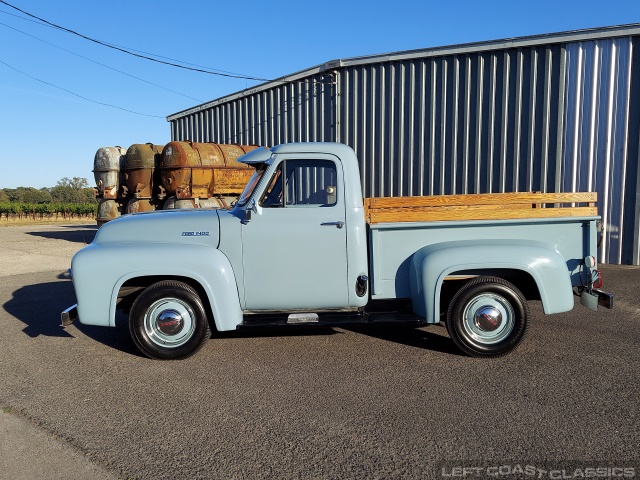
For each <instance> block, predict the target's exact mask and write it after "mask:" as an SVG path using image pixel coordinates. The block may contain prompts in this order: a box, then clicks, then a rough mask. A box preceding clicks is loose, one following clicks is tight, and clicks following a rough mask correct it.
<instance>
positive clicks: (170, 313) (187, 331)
mask: <svg viewBox="0 0 640 480" xmlns="http://www.w3.org/2000/svg"><path fill="white" fill-rule="evenodd" d="M195 328H196V323H195V315H194V313H193V310H192V309H191V307H190V306H189V305H188V304H187V303H185V302H183V301H182V300H180V299H177V298H163V299H160V300H157V301H155V302H154V303H153V304H151V306H150V307H149V308H148V309H147V312H146V314H145V316H144V330H145V333H146V334H147V337H149V340H151V341H152V342H153V343H155V344H156V345H158V346H161V347H167V348H176V347H179V346H181V345H184V344H185V343H187V342H188V341H189V339H190V338H191V337H192V336H193V332H194V331H195Z"/></svg>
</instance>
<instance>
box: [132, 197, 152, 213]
mask: <svg viewBox="0 0 640 480" xmlns="http://www.w3.org/2000/svg"><path fill="white" fill-rule="evenodd" d="M155 209H156V204H155V202H154V200H153V199H151V198H132V199H131V200H129V202H128V203H127V213H138V212H152V211H153V210H155Z"/></svg>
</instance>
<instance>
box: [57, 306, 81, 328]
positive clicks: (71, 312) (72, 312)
mask: <svg viewBox="0 0 640 480" xmlns="http://www.w3.org/2000/svg"><path fill="white" fill-rule="evenodd" d="M77 319H78V304H75V305H72V306H70V307H69V308H67V309H66V310H65V311H63V312H62V313H61V314H60V321H61V322H62V326H63V327H66V326H67V325H71V324H72V323H73V322H75V321H76V320H77Z"/></svg>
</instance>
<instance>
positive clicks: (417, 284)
mask: <svg viewBox="0 0 640 480" xmlns="http://www.w3.org/2000/svg"><path fill="white" fill-rule="evenodd" d="M486 269H510V270H520V271H523V272H526V273H528V274H529V275H531V277H533V279H534V281H535V283H536V285H537V287H538V291H539V292H540V298H541V300H542V305H543V308H544V312H545V313H546V314H551V313H560V312H566V311H568V310H571V309H572V308H573V290H572V287H571V278H570V273H569V271H568V269H567V264H566V261H565V259H564V258H563V257H562V255H560V253H559V252H558V251H557V250H554V249H552V248H549V246H547V245H545V244H543V243H541V242H534V241H526V240H523V241H517V242H514V241H505V242H496V241H487V242H478V241H458V242H450V243H438V244H434V245H429V246H427V247H423V248H421V249H420V250H418V251H417V252H416V253H414V254H413V256H412V259H411V266H410V269H409V275H410V285H411V300H412V303H413V309H414V311H415V312H416V313H417V314H418V315H420V316H422V317H425V318H426V319H427V323H437V322H438V321H439V312H440V289H441V287H442V283H443V282H444V279H445V277H447V275H450V274H452V273H454V272H457V271H463V270H486Z"/></svg>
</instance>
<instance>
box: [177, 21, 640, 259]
mask: <svg viewBox="0 0 640 480" xmlns="http://www.w3.org/2000/svg"><path fill="white" fill-rule="evenodd" d="M628 32H630V34H627V33H628ZM639 35H640V26H638V25H635V26H628V27H616V28H608V29H601V30H594V31H588V32H569V33H567V34H557V35H555V36H553V35H550V36H541V37H531V38H525V39H515V40H510V41H496V42H490V43H486V44H477V45H471V46H464V45H463V46H457V47H445V48H442V49H434V50H422V51H415V52H400V53H398V54H390V55H384V56H373V57H368V58H359V59H346V60H338V61H335V62H330V63H328V64H325V65H323V66H320V67H315V68H313V69H310V70H309V71H308V72H301V73H299V74H296V75H293V76H292V77H289V78H284V79H283V80H282V81H274V82H270V83H267V84H264V85H262V86H259V87H256V88H255V89H253V90H249V91H245V92H239V93H237V94H235V95H233V96H230V97H226V98H223V99H220V100H218V101H215V102H211V103H209V104H204V105H202V106H200V107H194V108H193V109H191V110H189V111H186V112H182V113H179V114H175V115H173V116H171V117H169V120H170V121H171V128H172V139H173V140H194V141H208V142H219V143H240V144H259V145H266V146H271V145H276V144H279V143H287V142H296V141H338V142H342V143H346V144H348V145H350V146H351V147H352V148H353V149H354V150H355V151H356V153H357V155H358V158H359V160H360V168H361V173H362V178H361V181H362V187H363V191H364V193H365V195H366V196H406V195H438V194H456V193H490V192H514V191H542V192H562V191H598V193H599V202H598V205H599V211H600V214H601V215H602V217H603V223H604V225H605V235H604V237H603V242H602V248H601V249H600V254H599V260H600V261H603V262H608V263H634V264H638V263H640V220H638V215H639V214H640V192H639V190H640V181H639V180H638V177H639V175H640V169H638V158H639V155H640V127H639V126H638V124H639V122H640V56H639V55H638V54H637V47H638V42H639V41H640V40H639V39H640V36H639Z"/></svg>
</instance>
